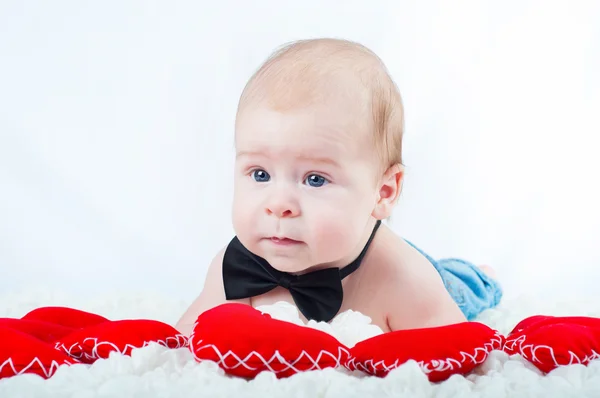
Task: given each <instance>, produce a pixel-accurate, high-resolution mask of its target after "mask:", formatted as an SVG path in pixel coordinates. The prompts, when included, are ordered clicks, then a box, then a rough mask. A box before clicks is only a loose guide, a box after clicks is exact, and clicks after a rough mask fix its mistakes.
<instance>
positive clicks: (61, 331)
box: [0, 318, 74, 343]
mask: <svg viewBox="0 0 600 398" xmlns="http://www.w3.org/2000/svg"><path fill="white" fill-rule="evenodd" d="M2 327H5V328H10V329H14V330H19V331H21V332H23V333H27V334H29V335H31V336H33V337H35V338H37V339H39V340H42V341H45V342H46V343H53V342H54V341H56V340H58V339H60V338H61V337H63V336H66V335H67V334H69V333H72V332H73V330H74V329H73V328H69V327H66V326H62V325H57V324H54V323H49V322H43V321H36V320H30V319H14V318H0V328H2Z"/></svg>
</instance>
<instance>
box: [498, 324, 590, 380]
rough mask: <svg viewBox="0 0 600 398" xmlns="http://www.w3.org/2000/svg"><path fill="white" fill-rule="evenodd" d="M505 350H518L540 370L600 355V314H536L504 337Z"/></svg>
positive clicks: (588, 360) (587, 360)
mask: <svg viewBox="0 0 600 398" xmlns="http://www.w3.org/2000/svg"><path fill="white" fill-rule="evenodd" d="M504 351H505V352H506V353H508V354H509V355H513V354H520V355H521V356H522V357H523V358H525V359H526V360H528V361H529V362H531V363H532V364H533V365H535V366H536V367H537V368H538V369H539V370H541V371H542V372H546V373H547V372H550V371H551V370H553V369H555V368H556V367H558V366H565V365H572V364H583V365H587V364H588V363H589V362H590V361H591V360H593V359H598V358H600V354H598V353H599V352H600V318H591V317H553V316H542V315H537V316H534V317H530V318H526V319H524V320H523V321H521V322H520V323H519V324H518V325H517V326H515V328H514V329H513V331H512V332H510V334H509V335H508V336H507V337H506V342H505V344H504Z"/></svg>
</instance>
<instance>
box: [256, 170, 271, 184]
mask: <svg viewBox="0 0 600 398" xmlns="http://www.w3.org/2000/svg"><path fill="white" fill-rule="evenodd" d="M252 178H253V179H254V181H256V182H267V181H269V180H270V179H271V176H270V175H269V173H267V172H266V171H264V170H261V169H258V170H254V171H253V172H252Z"/></svg>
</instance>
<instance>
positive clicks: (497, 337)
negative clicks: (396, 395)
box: [345, 332, 503, 375]
mask: <svg viewBox="0 0 600 398" xmlns="http://www.w3.org/2000/svg"><path fill="white" fill-rule="evenodd" d="M502 340H503V338H502V335H501V334H500V333H498V332H496V333H495V334H494V337H492V338H491V339H490V341H489V342H488V343H485V344H484V345H483V347H476V348H475V351H474V352H473V353H472V354H470V353H466V352H464V351H461V352H460V353H459V354H460V356H461V359H460V360H457V359H454V358H445V359H432V360H428V361H418V362H417V364H418V365H419V367H420V368H421V370H422V371H423V372H424V373H425V374H427V375H428V374H430V373H433V372H446V371H448V370H455V369H459V368H460V367H461V366H462V364H464V363H467V362H469V361H470V362H471V363H473V364H476V365H479V364H481V363H483V362H484V361H485V360H486V359H487V356H488V354H489V353H490V352H491V351H493V350H500V349H502ZM400 365H402V363H400V361H399V360H398V359H396V360H395V361H394V362H392V363H389V364H386V363H385V361H383V360H382V361H378V362H375V361H374V360H373V359H370V360H367V361H363V362H361V361H357V360H356V358H354V357H353V358H351V359H350V360H349V361H348V362H347V363H346V365H345V367H346V368H347V369H348V370H350V371H354V370H360V371H362V372H365V373H368V374H371V375H375V374H377V375H380V374H384V373H385V374H387V373H388V372H390V371H392V370H394V369H396V368H397V367H398V366H400Z"/></svg>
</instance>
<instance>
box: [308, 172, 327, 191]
mask: <svg viewBox="0 0 600 398" xmlns="http://www.w3.org/2000/svg"><path fill="white" fill-rule="evenodd" d="M328 182H329V181H327V179H326V178H325V177H321V176H320V175H318V174H311V175H309V176H308V177H306V183H307V184H308V185H310V186H311V187H315V188H319V187H322V186H323V185H325V184H327V183H328Z"/></svg>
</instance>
